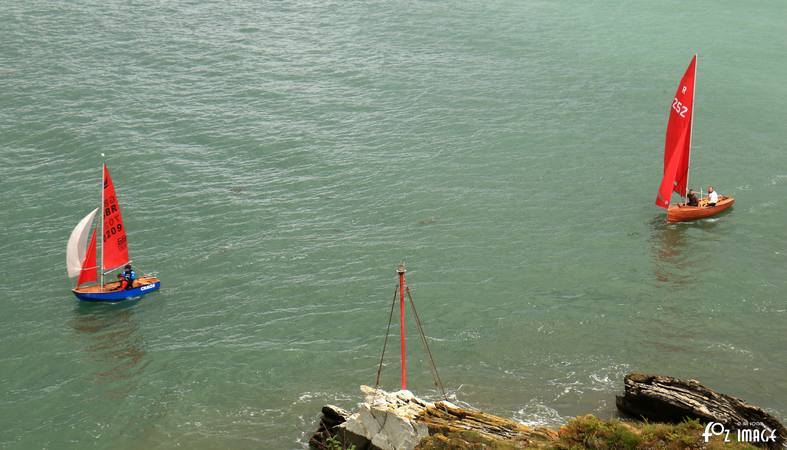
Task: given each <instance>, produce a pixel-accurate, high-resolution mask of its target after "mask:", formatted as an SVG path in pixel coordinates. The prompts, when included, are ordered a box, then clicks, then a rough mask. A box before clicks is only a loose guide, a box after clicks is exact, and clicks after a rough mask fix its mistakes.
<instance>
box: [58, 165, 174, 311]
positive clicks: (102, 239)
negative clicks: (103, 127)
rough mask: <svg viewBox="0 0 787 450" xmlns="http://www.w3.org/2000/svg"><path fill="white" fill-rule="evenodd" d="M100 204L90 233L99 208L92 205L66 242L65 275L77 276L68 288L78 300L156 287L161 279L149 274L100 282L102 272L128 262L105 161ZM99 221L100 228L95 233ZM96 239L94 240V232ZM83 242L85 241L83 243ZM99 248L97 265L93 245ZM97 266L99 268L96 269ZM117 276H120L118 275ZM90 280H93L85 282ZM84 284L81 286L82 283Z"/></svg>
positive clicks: (114, 298)
mask: <svg viewBox="0 0 787 450" xmlns="http://www.w3.org/2000/svg"><path fill="white" fill-rule="evenodd" d="M102 186H103V188H102V191H101V204H102V205H103V211H102V212H103V214H102V216H103V217H102V220H100V221H99V223H98V224H96V227H95V228H93V233H92V234H91V236H90V243H89V244H87V236H88V234H89V233H90V229H91V225H92V223H93V219H94V218H95V216H96V213H97V212H98V210H99V208H96V209H94V210H93V211H91V212H90V213H89V214H88V215H86V216H85V217H83V218H82V220H80V221H79V223H78V224H77V226H76V227H74V230H73V231H72V232H71V236H70V237H69V239H68V244H67V246H66V270H67V272H68V276H69V278H74V277H78V278H77V284H76V287H75V288H74V289H72V290H71V291H72V292H73V293H74V295H76V297H77V298H78V299H80V300H84V301H91V302H103V301H109V302H113V301H120V300H123V299H126V298H130V297H139V296H141V295H144V294H147V293H149V292H153V291H155V290H158V289H159V287H160V286H161V281H160V280H159V279H158V278H156V277H154V276H152V275H144V276H141V277H139V278H135V279H130V280H129V279H127V280H126V281H125V282H123V281H115V282H109V283H105V282H104V276H105V275H106V274H108V273H111V272H113V271H115V270H118V269H120V268H122V267H123V266H126V265H127V264H128V263H130V262H131V259H130V258H129V255H128V239H127V238H126V228H125V227H124V226H123V218H122V216H121V214H120V205H119V204H118V200H117V196H116V195H115V186H114V184H113V183H112V178H110V176H109V169H107V165H106V164H104V165H103V177H102ZM99 225H100V227H101V232H100V233H97V231H98V228H99ZM97 235H98V236H99V239H98V240H99V242H98V243H97V242H96V236H97ZM86 244H87V245H86ZM97 247H100V248H101V265H100V266H99V265H98V264H97V262H96V254H97V252H96V248H97ZM99 267H100V269H99ZM118 278H122V277H121V276H119V277H118ZM88 283H94V284H88ZM83 285H84V286H83Z"/></svg>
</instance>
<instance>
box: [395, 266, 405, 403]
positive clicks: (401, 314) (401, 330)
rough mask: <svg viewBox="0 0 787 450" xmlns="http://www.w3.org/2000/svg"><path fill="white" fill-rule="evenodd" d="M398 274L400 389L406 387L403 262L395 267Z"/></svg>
mask: <svg viewBox="0 0 787 450" xmlns="http://www.w3.org/2000/svg"><path fill="white" fill-rule="evenodd" d="M396 272H397V273H398V274H399V335H400V336H401V341H402V390H405V389H407V354H406V353H405V349H404V273H405V272H406V270H405V268H404V263H401V264H399V267H397V268H396Z"/></svg>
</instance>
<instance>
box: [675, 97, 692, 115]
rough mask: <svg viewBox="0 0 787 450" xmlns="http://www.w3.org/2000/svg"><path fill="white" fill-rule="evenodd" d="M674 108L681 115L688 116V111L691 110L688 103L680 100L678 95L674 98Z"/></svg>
mask: <svg viewBox="0 0 787 450" xmlns="http://www.w3.org/2000/svg"><path fill="white" fill-rule="evenodd" d="M672 109H674V110H675V112H676V113H678V115H679V116H681V117H686V112H688V110H689V108H687V107H686V105H684V104H683V103H681V102H679V101H678V97H675V98H674V99H672Z"/></svg>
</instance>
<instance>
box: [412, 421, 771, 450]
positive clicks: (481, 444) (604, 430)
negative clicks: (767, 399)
mask: <svg viewBox="0 0 787 450" xmlns="http://www.w3.org/2000/svg"><path fill="white" fill-rule="evenodd" d="M703 431H704V426H703V425H702V424H700V423H699V422H698V421H696V420H689V421H685V422H682V423H679V424H675V425H674V424H664V423H637V422H623V421H619V420H610V421H606V420H601V419H598V418H597V417H594V416H592V415H587V416H580V417H576V418H574V419H572V420H571V421H569V422H568V423H567V424H566V425H564V426H562V427H561V428H560V431H559V433H558V437H557V439H554V440H553V439H544V440H540V439H539V440H534V439H532V437H531V439H517V438H513V439H496V438H494V437H491V436H488V435H484V434H480V433H476V432H472V431H458V432H449V433H446V434H443V433H437V434H433V435H431V436H429V437H428V438H426V439H423V440H421V442H419V443H418V446H417V447H416V449H417V450H447V449H473V450H475V449H479V450H480V449H493V450H509V449H539V450H545V449H550V450H581V449H595V450H627V449H632V450H634V449H636V450H640V449H642V450H644V449H664V450H683V449H709V450H722V449H724V450H744V449H745V450H755V449H757V447H754V446H752V445H749V444H741V443H737V442H728V443H725V442H723V438H722V437H721V436H715V437H713V438H712V439H711V441H710V442H708V443H705V442H704V440H703V437H702V433H703ZM730 438H732V435H730Z"/></svg>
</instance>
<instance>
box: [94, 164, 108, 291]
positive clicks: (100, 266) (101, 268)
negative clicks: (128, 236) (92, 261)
mask: <svg viewBox="0 0 787 450" xmlns="http://www.w3.org/2000/svg"><path fill="white" fill-rule="evenodd" d="M106 166H107V163H106V160H105V159H104V154H103V153H102V154H101V203H99V209H101V218H100V219H99V220H98V221H99V223H101V258H96V262H99V261H100V262H99V263H98V264H96V265H97V266H98V270H99V272H101V290H102V291H103V290H104V174H105V173H106ZM96 253H98V252H96Z"/></svg>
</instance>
